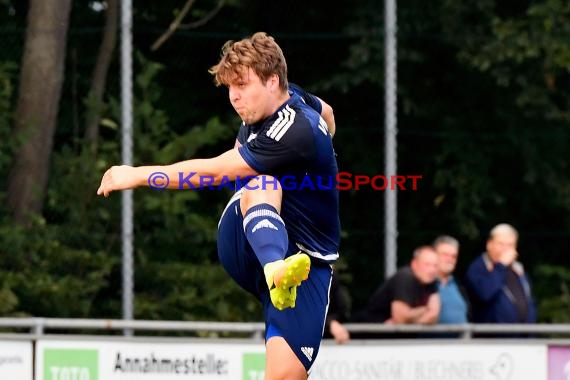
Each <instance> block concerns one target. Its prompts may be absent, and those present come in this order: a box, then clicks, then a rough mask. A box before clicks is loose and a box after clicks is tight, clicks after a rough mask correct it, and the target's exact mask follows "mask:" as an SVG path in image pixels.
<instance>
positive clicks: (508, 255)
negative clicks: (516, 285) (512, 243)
mask: <svg viewBox="0 0 570 380" xmlns="http://www.w3.org/2000/svg"><path fill="white" fill-rule="evenodd" d="M517 257H518V252H517V250H516V249H514V248H512V249H507V250H505V251H503V252H502V253H501V256H500V257H499V262H500V263H501V264H503V265H504V266H507V267H508V266H509V265H511V264H512V263H514V262H515V260H516V259H517Z"/></svg>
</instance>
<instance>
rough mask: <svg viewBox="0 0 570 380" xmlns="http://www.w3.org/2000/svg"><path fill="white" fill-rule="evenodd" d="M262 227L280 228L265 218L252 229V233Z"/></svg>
mask: <svg viewBox="0 0 570 380" xmlns="http://www.w3.org/2000/svg"><path fill="white" fill-rule="evenodd" d="M260 228H272V229H274V230H279V229H278V228H277V227H275V224H273V223H271V222H270V221H269V220H268V219H263V220H262V221H260V222H258V223H257V224H256V225H255V226H254V227H253V229H252V230H251V233H254V232H255V231H257V230H259V229H260Z"/></svg>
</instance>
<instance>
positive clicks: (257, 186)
mask: <svg viewBox="0 0 570 380" xmlns="http://www.w3.org/2000/svg"><path fill="white" fill-rule="evenodd" d="M282 196H283V190H282V188H281V184H280V183H279V181H278V180H277V179H276V178H275V177H272V176H270V175H262V174H260V175H258V176H257V177H255V178H252V179H251V180H250V181H249V182H248V183H247V185H246V186H244V187H243V194H242V196H241V199H240V208H241V212H242V214H243V215H245V213H246V212H247V210H249V209H250V208H251V207H253V206H256V205H259V204H262V203H267V204H269V205H271V206H273V207H275V209H276V210H277V212H280V211H281V200H282Z"/></svg>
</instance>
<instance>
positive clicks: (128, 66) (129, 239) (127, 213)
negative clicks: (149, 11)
mask: <svg viewBox="0 0 570 380" xmlns="http://www.w3.org/2000/svg"><path fill="white" fill-rule="evenodd" d="M132 7H133V4H132V0H121V125H122V133H121V156H122V161H123V164H124V165H132V164H133V100H132V99H133V94H132V91H133V88H132V87H133V81H132V74H133V67H132V50H133V46H132ZM121 195H122V210H121V220H122V224H121V225H122V229H121V240H122V251H123V261H122V264H123V272H122V273H123V292H122V295H123V319H124V320H132V319H133V191H132V190H126V191H123V192H122V193H121ZM123 333H124V334H125V335H132V334H133V331H132V329H124V330H123Z"/></svg>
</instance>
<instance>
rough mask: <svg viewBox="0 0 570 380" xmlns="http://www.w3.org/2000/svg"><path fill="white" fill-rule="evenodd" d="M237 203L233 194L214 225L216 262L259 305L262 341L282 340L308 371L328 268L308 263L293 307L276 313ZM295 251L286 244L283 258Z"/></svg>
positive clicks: (327, 287)
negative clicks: (262, 326)
mask: <svg viewBox="0 0 570 380" xmlns="http://www.w3.org/2000/svg"><path fill="white" fill-rule="evenodd" d="M239 201H240V193H236V194H235V195H234V197H232V199H231V200H230V202H229V203H228V205H227V206H226V209H225V210H224V212H223V214H222V217H221V219H220V223H219V225H218V256H219V258H220V262H221V263H222V266H223V267H224V269H225V270H226V271H227V272H228V273H229V275H230V276H231V277H232V278H233V279H234V280H235V281H236V282H237V283H238V285H240V286H241V287H242V288H243V289H245V290H247V291H248V292H250V293H251V294H253V295H254V296H255V297H257V299H259V300H260V301H261V303H262V305H263V311H264V316H265V327H266V332H265V338H266V339H269V338H271V337H273V336H280V337H283V338H284V339H285V341H286V342H287V343H288V344H289V346H290V347H291V349H292V350H293V352H294V353H295V355H297V357H298V358H299V360H300V361H301V363H303V365H304V366H305V368H306V369H307V371H308V370H309V369H310V368H311V365H312V364H313V363H314V361H315V359H316V357H317V354H318V352H319V347H320V344H321V339H322V336H323V330H324V325H325V318H326V314H327V309H328V304H329V290H330V284H331V279H332V269H331V266H330V265H329V264H325V263H321V262H317V261H316V260H313V259H311V261H312V262H311V271H310V272H309V278H308V279H307V280H306V281H303V282H302V283H301V285H300V286H299V287H298V288H297V301H296V303H295V307H294V308H292V309H291V308H289V309H285V310H283V311H279V310H277V309H276V308H275V307H274V306H273V304H272V303H271V299H270V298H269V289H268V288H267V284H266V282H265V276H264V274H263V268H262V267H261V264H260V263H259V260H258V259H257V257H256V256H255V253H254V252H253V249H252V248H251V246H250V245H249V242H248V241H247V238H246V236H245V233H244V231H243V216H242V214H241V209H240V204H239V203H240V202H239ZM298 251H299V249H298V248H297V247H296V246H295V244H294V243H292V242H289V249H288V251H287V255H286V256H290V255H293V254H295V253H297V252H298Z"/></svg>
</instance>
